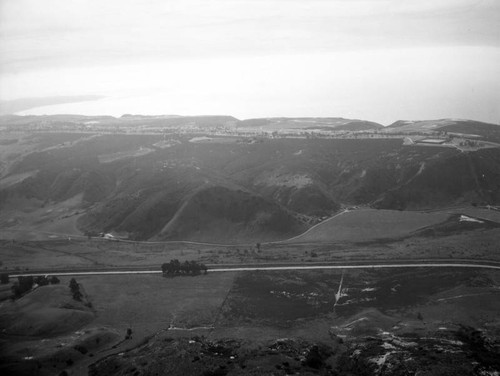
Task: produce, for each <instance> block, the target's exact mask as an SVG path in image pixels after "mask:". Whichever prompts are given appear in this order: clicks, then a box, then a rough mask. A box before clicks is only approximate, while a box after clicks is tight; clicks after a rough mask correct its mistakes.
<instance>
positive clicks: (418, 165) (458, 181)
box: [0, 135, 500, 243]
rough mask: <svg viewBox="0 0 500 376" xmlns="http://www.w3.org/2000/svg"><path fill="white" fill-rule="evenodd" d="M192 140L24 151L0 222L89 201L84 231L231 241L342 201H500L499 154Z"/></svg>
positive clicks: (111, 138)
mask: <svg viewBox="0 0 500 376" xmlns="http://www.w3.org/2000/svg"><path fill="white" fill-rule="evenodd" d="M51 137H56V135H52V136H51ZM41 139H43V138H41ZM193 140H194V139H193V136H188V135H187V136H170V137H169V138H168V139H166V138H165V137H163V136H157V135H101V136H92V137H89V136H88V135H82V136H81V139H78V140H76V141H72V142H70V143H68V142H66V141H65V142H64V143H63V144H61V145H62V146H60V147H56V146H50V147H47V148H45V149H42V150H39V151H36V152H31V153H26V154H25V155H22V154H20V155H18V156H17V157H16V158H15V159H13V160H11V161H9V168H8V169H7V170H6V171H4V173H3V175H2V177H1V178H0V226H14V224H16V223H19V221H20V220H19V221H18V220H16V212H15V211H16V210H17V211H18V212H21V211H23V212H25V213H28V212H29V211H30V210H33V208H38V209H37V210H38V211H37V213H38V212H40V211H43V210H45V211H46V212H49V211H50V210H55V208H56V207H58V206H57V205H58V203H61V202H63V201H64V202H66V201H67V200H69V199H71V198H74V197H79V198H80V197H81V199H79V200H80V201H78V202H79V203H78V207H75V208H74V212H73V213H76V212H77V213H78V216H79V217H78V222H75V223H77V224H78V227H79V229H80V230H81V231H82V232H92V233H100V232H116V233H119V234H121V235H122V236H126V237H129V238H132V239H183V240H204V241H211V242H221V243H222V242H229V241H231V242H234V241H236V240H241V241H243V240H244V241H262V240H264V239H265V240H271V239H285V238H287V237H289V236H293V235H298V234H299V233H301V232H302V231H303V230H305V229H306V228H307V227H308V226H310V225H312V224H314V223H316V222H317V221H318V219H320V218H321V217H326V216H330V215H332V214H334V213H335V212H336V211H338V210H339V208H340V207H341V205H359V204H367V205H372V206H374V207H376V208H386V209H429V208H437V207H442V206H448V205H452V204H457V203H466V204H470V203H485V204H498V203H500V193H499V192H500V150H499V149H495V148H491V149H483V150H478V151H475V152H469V153H461V152H460V151H458V150H456V149H452V148H444V147H419V146H406V145H403V142H402V140H398V139H360V140H353V139H345V140H339V139H337V140H335V139H330V140H328V139H261V140H257V141H256V140H253V141H252V140H250V139H241V138H236V137H232V138H231V137H220V138H217V137H215V138H212V139H211V141H210V142H197V141H193ZM9 147H11V145H9ZM13 202H15V205H13V204H12V203H13ZM72 202H77V201H75V200H73V201H72ZM41 208H43V210H41ZM6 209H8V210H6ZM44 220H46V219H45V217H43V216H42V217H40V218H39V219H37V223H38V224H39V225H40V226H42V225H43V223H44V222H43V221H44ZM16 221H17V222H16ZM19 225H21V224H19ZM39 228H41V229H43V227H39Z"/></svg>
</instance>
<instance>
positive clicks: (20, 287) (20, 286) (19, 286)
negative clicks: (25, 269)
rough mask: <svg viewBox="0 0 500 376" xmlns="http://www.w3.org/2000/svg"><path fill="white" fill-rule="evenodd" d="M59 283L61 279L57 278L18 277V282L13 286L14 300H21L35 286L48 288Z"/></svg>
mask: <svg viewBox="0 0 500 376" xmlns="http://www.w3.org/2000/svg"><path fill="white" fill-rule="evenodd" d="M58 283H59V278H57V277H56V276H52V277H48V276H38V277H33V276H27V277H17V281H16V282H14V284H13V285H12V287H11V289H12V294H13V298H14V299H17V298H20V297H21V296H22V295H23V294H24V293H26V292H28V291H30V290H31V289H32V288H33V285H38V286H46V285H49V284H52V285H55V284H58Z"/></svg>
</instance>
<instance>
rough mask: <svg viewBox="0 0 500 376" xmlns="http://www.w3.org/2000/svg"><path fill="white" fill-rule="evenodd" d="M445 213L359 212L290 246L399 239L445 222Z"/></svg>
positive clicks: (319, 227) (320, 226)
mask: <svg viewBox="0 0 500 376" xmlns="http://www.w3.org/2000/svg"><path fill="white" fill-rule="evenodd" d="M448 216H449V215H448V214H446V213H439V212H438V213H421V212H411V211H398V210H375V209H359V210H353V211H348V212H344V213H341V214H339V215H337V216H335V217H333V218H331V219H328V220H326V221H324V222H322V223H320V224H318V225H317V226H315V227H313V228H311V229H310V230H309V231H307V232H305V233H304V234H302V235H300V236H297V237H295V238H293V239H290V240H289V241H290V242H304V243H307V242H362V241H370V240H374V239H388V238H398V237H402V236H405V235H408V234H410V233H412V232H414V231H416V230H418V229H420V228H423V227H427V226H431V225H434V224H437V223H440V222H443V221H445V220H446V219H447V218H448Z"/></svg>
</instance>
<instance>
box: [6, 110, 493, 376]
mask: <svg viewBox="0 0 500 376" xmlns="http://www.w3.org/2000/svg"><path fill="white" fill-rule="evenodd" d="M496 127H498V126H495V125H493V124H485V123H479V122H473V121H465V120H460V121H459V120H437V121H434V122H432V121H425V122H396V123H394V124H393V125H391V126H388V127H382V126H381V125H379V124H376V123H373V122H367V121H362V120H349V119H341V118H324V119H320V118H314V119H308V118H295V119H289V118H270V119H251V120H244V121H240V120H238V119H235V118H233V117H230V116H214V117H210V116H206V117H158V116H157V117H148V116H124V117H122V118H112V117H82V116H76V115H75V116H74V115H58V116H44V117H34V116H27V117H17V116H4V117H0V262H1V264H0V269H1V272H0V274H1V277H2V278H1V280H2V283H1V284H0V373H1V374H5V375H42V376H45V375H47V376H48V375H78V376H79V375H91V376H100V375H103V376H104V375H134V376H139V375H174V376H175V375H201V376H215V375H217V376H220V375H229V376H230V375H283V376H284V375H291V374H300V375H416V374H418V375H451V374H453V375H477V376H479V375H498V373H499V372H500V360H499V359H500V315H499V312H500V252H499V248H498V244H499V243H500V183H499V182H500V147H499V144H498V142H499V141H500V132H499V131H498V129H497V128H496ZM498 128H500V127H498Z"/></svg>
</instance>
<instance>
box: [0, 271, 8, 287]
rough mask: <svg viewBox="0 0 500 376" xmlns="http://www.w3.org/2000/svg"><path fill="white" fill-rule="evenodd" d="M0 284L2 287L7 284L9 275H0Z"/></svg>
mask: <svg viewBox="0 0 500 376" xmlns="http://www.w3.org/2000/svg"><path fill="white" fill-rule="evenodd" d="M0 282H1V283H2V285H6V284H7V283H9V273H2V274H0Z"/></svg>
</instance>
